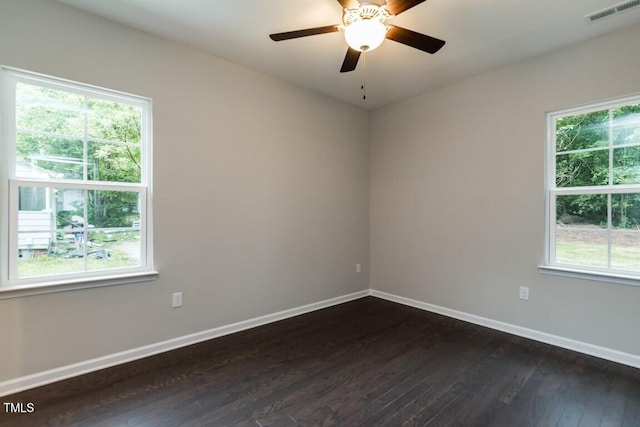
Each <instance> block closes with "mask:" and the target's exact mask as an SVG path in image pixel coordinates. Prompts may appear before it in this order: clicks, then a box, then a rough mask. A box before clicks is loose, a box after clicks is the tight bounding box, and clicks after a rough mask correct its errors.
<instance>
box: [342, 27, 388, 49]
mask: <svg viewBox="0 0 640 427" xmlns="http://www.w3.org/2000/svg"><path fill="white" fill-rule="evenodd" d="M386 33H387V27H386V26H385V25H384V24H383V23H382V22H380V21H379V20H377V19H359V20H357V21H354V22H352V23H351V24H349V25H347V26H346V28H345V29H344V38H345V40H346V41H347V44H348V45H349V46H350V47H351V48H352V49H355V50H357V51H360V52H365V51H366V52H368V51H371V50H373V49H375V48H377V47H378V46H380V45H381V44H382V42H383V41H384V38H385V35H386Z"/></svg>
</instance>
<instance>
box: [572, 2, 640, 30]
mask: <svg viewBox="0 0 640 427" xmlns="http://www.w3.org/2000/svg"><path fill="white" fill-rule="evenodd" d="M638 6H640V0H629V1H625V2H622V3H618V4H614V5H613V6H610V7H608V8H606V9H602V10H598V11H597V12H593V13H590V14H588V15H587V16H585V17H584V19H585V21H587V23H589V24H591V23H592V22H596V21H599V20H601V19H604V18H608V17H610V16H613V15H617V14H618V13H621V12H626V11H627V10H630V9H633V8H634V7H638Z"/></svg>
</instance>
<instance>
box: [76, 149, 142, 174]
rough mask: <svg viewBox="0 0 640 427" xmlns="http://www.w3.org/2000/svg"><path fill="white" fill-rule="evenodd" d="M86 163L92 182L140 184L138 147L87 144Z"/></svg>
mask: <svg viewBox="0 0 640 427" xmlns="http://www.w3.org/2000/svg"><path fill="white" fill-rule="evenodd" d="M87 161H88V163H89V166H90V167H89V168H88V172H89V179H90V180H92V181H108V182H137V183H139V182H141V173H140V164H141V163H140V161H141V159H140V147H139V146H135V145H130V144H109V143H101V142H89V152H88V160H87Z"/></svg>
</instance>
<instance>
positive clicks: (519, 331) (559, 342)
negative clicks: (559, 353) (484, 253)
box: [369, 289, 640, 368]
mask: <svg viewBox="0 0 640 427" xmlns="http://www.w3.org/2000/svg"><path fill="white" fill-rule="evenodd" d="M369 295H371V296H374V297H377V298H382V299H386V300H388V301H393V302H397V303H400V304H403V305H407V306H410V307H415V308H419V309H421V310H425V311H430V312H432V313H437V314H442V315H443V316H447V317H452V318H454V319H459V320H464V321H465V322H469V323H474V324H476V325H480V326H486V327H487V328H491V329H496V330H498V331H502V332H507V333H509V334H513V335H518V336H521V337H524V338H529V339H532V340H535V341H540V342H543V343H546V344H551V345H554V346H556V347H561V348H566V349H568V350H573V351H577V352H579V353H584V354H588V355H590V356H595V357H599V358H601V359H606V360H610V361H612V362H617V363H621V364H623V365H628V366H632V367H634V368H640V356H638V355H635V354H630V353H624V352H621V351H617V350H612V349H609V348H606V347H600V346H597V345H593V344H588V343H585V342H581V341H576V340H572V339H569V338H564V337H560V336H557V335H552V334H548V333H546V332H540V331H536V330H534V329H528V328H523V327H521V326H516V325H512V324H509V323H504V322H499V321H497V320H492V319H487V318H485V317H481V316H476V315H474V314H469V313H465V312H462V311H457V310H452V309H450V308H445V307H440V306H437V305H433V304H429V303H426V302H422V301H417V300H414V299H411V298H405V297H401V296H398V295H393V294H389V293H386V292H381V291H376V290H373V289H371V290H370V291H369Z"/></svg>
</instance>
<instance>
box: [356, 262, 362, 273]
mask: <svg viewBox="0 0 640 427" xmlns="http://www.w3.org/2000/svg"><path fill="white" fill-rule="evenodd" d="M356 273H362V264H356Z"/></svg>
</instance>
